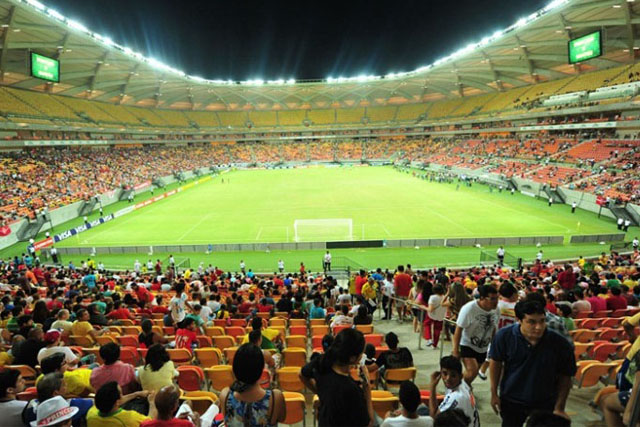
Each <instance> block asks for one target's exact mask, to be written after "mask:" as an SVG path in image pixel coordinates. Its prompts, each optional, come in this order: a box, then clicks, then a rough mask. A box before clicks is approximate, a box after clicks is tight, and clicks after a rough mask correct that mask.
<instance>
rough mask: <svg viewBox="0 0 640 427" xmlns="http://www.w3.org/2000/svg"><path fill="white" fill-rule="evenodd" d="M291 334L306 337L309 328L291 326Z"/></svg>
mask: <svg viewBox="0 0 640 427" xmlns="http://www.w3.org/2000/svg"><path fill="white" fill-rule="evenodd" d="M289 334H290V335H304V336H307V326H306V325H291V326H289Z"/></svg>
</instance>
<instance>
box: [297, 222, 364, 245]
mask: <svg viewBox="0 0 640 427" xmlns="http://www.w3.org/2000/svg"><path fill="white" fill-rule="evenodd" d="M293 238H294V240H295V241H296V242H312V241H327V240H353V220H352V219H351V218H320V219H296V220H295V221H294V222H293Z"/></svg>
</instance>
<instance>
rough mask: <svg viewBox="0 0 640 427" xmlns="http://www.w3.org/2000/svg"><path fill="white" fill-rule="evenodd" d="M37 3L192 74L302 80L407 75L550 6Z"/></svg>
mask: <svg viewBox="0 0 640 427" xmlns="http://www.w3.org/2000/svg"><path fill="white" fill-rule="evenodd" d="M43 2H44V3H45V4H46V5H47V6H49V7H52V8H54V9H56V10H57V11H58V12H60V13H62V14H63V15H65V16H67V17H69V18H72V19H76V20H77V21H79V22H81V23H83V24H84V25H85V26H87V27H88V28H89V29H91V30H93V31H96V32H98V33H100V34H102V35H104V36H109V37H111V38H112V39H113V40H114V41H115V42H117V43H120V44H122V45H125V46H129V47H131V48H132V49H133V50H136V51H138V52H140V53H142V54H144V55H146V56H152V57H154V58H156V59H158V60H160V61H162V62H165V63H166V64H168V65H170V66H173V67H175V68H178V69H181V70H183V71H185V72H186V73H188V74H191V75H196V76H201V77H205V78H209V79H225V80H226V79H231V80H247V79H255V78H262V79H264V80H272V79H278V78H284V79H287V78H295V79H297V80H301V79H324V78H326V77H329V76H332V77H338V76H345V77H349V76H355V75H358V74H376V75H383V74H386V73H389V72H399V71H410V70H413V69H415V68H418V67H420V66H422V65H428V64H430V63H432V62H433V61H435V60H437V59H438V58H440V57H442V56H445V55H448V54H449V53H451V52H453V51H454V50H456V49H459V48H461V47H464V46H465V45H467V44H468V43H470V42H475V41H479V40H480V39H481V38H482V37H485V36H488V35H491V34H492V33H493V32H494V31H496V30H499V29H503V28H506V27H507V26H509V25H511V24H513V23H514V22H515V21H517V20H518V19H519V18H521V17H523V16H527V15H528V14H530V13H532V12H534V11H536V10H538V9H540V8H542V7H544V6H545V5H546V4H547V3H548V2H549V0H529V1H523V0H475V1H474V0H457V1H450V0H423V1H413V0H396V1H393V2H391V1H375V0H373V1H362V0H342V1H334V0H326V1H316V2H306V1H304V0H298V1H295V2H294V1H291V2H287V1H277V0H273V1H246V0H227V1H219V0H208V1H207V0H182V1H178V0H164V1H163V0H43Z"/></svg>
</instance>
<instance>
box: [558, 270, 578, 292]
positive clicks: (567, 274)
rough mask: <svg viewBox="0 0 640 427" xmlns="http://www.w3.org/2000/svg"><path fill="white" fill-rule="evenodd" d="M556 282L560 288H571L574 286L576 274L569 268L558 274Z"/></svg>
mask: <svg viewBox="0 0 640 427" xmlns="http://www.w3.org/2000/svg"><path fill="white" fill-rule="evenodd" d="M558 284H559V285H560V287H561V288H562V289H566V290H571V289H573V288H574V287H575V286H576V275H575V274H573V271H571V270H565V271H563V272H562V273H560V274H558Z"/></svg>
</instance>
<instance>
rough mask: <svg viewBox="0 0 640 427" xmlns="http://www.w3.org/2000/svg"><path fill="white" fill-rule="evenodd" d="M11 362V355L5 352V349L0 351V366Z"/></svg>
mask: <svg viewBox="0 0 640 427" xmlns="http://www.w3.org/2000/svg"><path fill="white" fill-rule="evenodd" d="M11 362H13V357H12V356H11V355H10V354H9V353H7V352H6V351H2V352H0V366H4V365H11Z"/></svg>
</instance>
